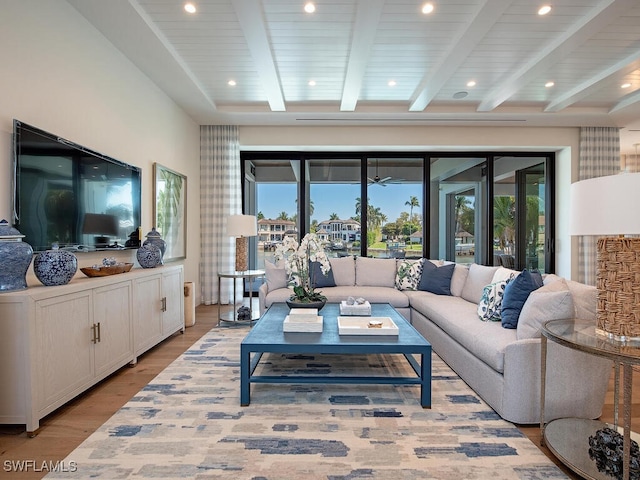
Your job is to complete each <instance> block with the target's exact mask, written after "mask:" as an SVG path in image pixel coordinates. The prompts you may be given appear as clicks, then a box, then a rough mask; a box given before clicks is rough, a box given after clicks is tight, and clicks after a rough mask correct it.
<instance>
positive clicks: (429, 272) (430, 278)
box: [418, 260, 456, 295]
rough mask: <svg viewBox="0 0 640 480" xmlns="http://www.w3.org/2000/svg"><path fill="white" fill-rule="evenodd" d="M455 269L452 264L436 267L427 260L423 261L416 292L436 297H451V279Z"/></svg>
mask: <svg viewBox="0 0 640 480" xmlns="http://www.w3.org/2000/svg"><path fill="white" fill-rule="evenodd" d="M455 268H456V265H455V264H454V263H451V264H449V265H443V266H442V267H436V266H435V265H434V264H433V262H430V261H429V260H425V261H424V265H423V266H422V275H421V277H420V283H418V290H423V291H425V292H431V293H435V294H436V295H451V277H452V276H453V270H454V269H455Z"/></svg>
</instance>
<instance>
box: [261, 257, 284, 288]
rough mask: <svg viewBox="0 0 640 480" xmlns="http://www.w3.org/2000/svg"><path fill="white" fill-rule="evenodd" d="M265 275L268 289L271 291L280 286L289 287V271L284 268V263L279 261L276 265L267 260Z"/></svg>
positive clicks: (265, 262)
mask: <svg viewBox="0 0 640 480" xmlns="http://www.w3.org/2000/svg"><path fill="white" fill-rule="evenodd" d="M264 275H265V277H266V280H267V290H269V291H270V292H271V291H273V290H277V289H279V288H287V272H286V270H285V269H284V263H282V262H279V263H278V265H276V264H274V263H271V262H270V261H269V260H265V261H264Z"/></svg>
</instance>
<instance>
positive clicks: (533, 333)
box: [516, 278, 575, 340]
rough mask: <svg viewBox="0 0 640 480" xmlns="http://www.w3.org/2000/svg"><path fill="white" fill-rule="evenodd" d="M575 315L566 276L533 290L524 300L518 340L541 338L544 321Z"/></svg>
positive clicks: (519, 319)
mask: <svg viewBox="0 0 640 480" xmlns="http://www.w3.org/2000/svg"><path fill="white" fill-rule="evenodd" d="M574 315H575V314H574V306H573V299H572V297H571V292H570V291H569V286H568V285H567V282H566V280H565V279H564V278H562V279H560V280H558V281H556V282H551V283H549V284H547V285H543V286H542V287H540V288H538V289H537V290H535V291H533V292H531V295H529V298H527V301H526V302H524V306H523V307H522V311H521V312H520V317H519V318H518V328H517V329H516V331H517V335H518V340H521V339H524V338H540V335H541V331H542V324H543V323H544V322H546V321H548V320H562V319H565V318H573V317H574Z"/></svg>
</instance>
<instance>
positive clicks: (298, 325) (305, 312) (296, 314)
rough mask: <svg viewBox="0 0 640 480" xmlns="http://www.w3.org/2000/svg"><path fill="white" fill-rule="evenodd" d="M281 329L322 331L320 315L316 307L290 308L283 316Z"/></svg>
mask: <svg viewBox="0 0 640 480" xmlns="http://www.w3.org/2000/svg"><path fill="white" fill-rule="evenodd" d="M282 331H284V332H305V333H322V317H321V316H320V315H318V309H317V308H292V309H291V310H290V311H289V315H287V316H286V317H284V322H283V323H282Z"/></svg>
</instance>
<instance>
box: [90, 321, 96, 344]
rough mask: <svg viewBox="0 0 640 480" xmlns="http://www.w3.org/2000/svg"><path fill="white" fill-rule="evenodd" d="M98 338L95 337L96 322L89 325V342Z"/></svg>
mask: <svg viewBox="0 0 640 480" xmlns="http://www.w3.org/2000/svg"><path fill="white" fill-rule="evenodd" d="M97 342H98V338H97V337H96V324H95V323H94V324H93V325H91V343H97Z"/></svg>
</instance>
